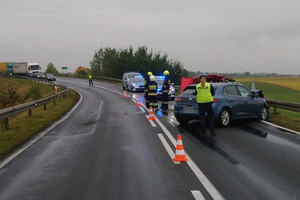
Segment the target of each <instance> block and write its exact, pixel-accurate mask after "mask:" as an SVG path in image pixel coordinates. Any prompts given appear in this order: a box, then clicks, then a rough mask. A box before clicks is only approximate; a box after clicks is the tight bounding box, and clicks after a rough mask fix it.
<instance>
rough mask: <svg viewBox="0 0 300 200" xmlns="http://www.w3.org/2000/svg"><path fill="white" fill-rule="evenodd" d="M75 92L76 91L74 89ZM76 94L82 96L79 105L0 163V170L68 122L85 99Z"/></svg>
mask: <svg viewBox="0 0 300 200" xmlns="http://www.w3.org/2000/svg"><path fill="white" fill-rule="evenodd" d="M72 89H73V90H76V89H74V88H72ZM76 92H78V93H79V95H80V100H79V101H78V103H77V104H76V105H75V106H74V107H73V108H72V109H71V110H70V111H69V112H68V113H67V114H66V115H65V116H64V117H63V118H61V119H60V120H59V121H57V122H54V124H53V125H52V126H50V127H49V128H47V129H46V130H44V131H42V132H41V133H40V134H38V135H37V136H36V137H35V138H33V139H32V140H30V141H29V142H28V143H27V144H25V146H23V147H21V148H20V149H18V150H17V151H16V152H14V153H13V154H12V155H11V156H9V157H8V158H6V159H5V160H3V161H2V162H1V163H0V169H1V168H3V167H4V166H5V165H7V164H8V163H9V162H10V161H12V160H13V159H14V158H16V157H17V156H18V155H20V154H21V153H22V152H23V151H25V150H26V149H27V148H28V147H30V146H31V145H33V144H34V143H36V142H37V141H38V140H39V139H40V138H41V137H43V136H44V135H46V134H47V133H48V132H49V131H51V129H53V128H54V127H56V126H57V125H58V124H60V123H61V122H63V121H64V120H66V119H67V118H68V117H69V116H70V115H71V113H72V112H73V111H74V110H75V109H76V108H77V107H78V106H79V104H80V103H81V101H82V99H83V97H82V94H81V93H80V92H79V91H77V90H76Z"/></svg>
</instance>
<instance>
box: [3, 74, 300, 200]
mask: <svg viewBox="0 0 300 200" xmlns="http://www.w3.org/2000/svg"><path fill="white" fill-rule="evenodd" d="M57 82H58V83H61V84H64V85H67V86H69V87H72V88H74V89H76V90H77V91H79V92H80V94H81V95H82V100H81V102H80V103H79V104H78V106H77V107H76V108H75V109H74V111H73V112H72V113H69V114H68V115H67V116H66V117H65V118H64V119H62V120H61V121H60V122H59V123H56V124H54V125H53V127H51V128H49V129H46V130H45V131H44V132H42V133H41V134H40V138H39V139H38V140H36V141H35V142H33V143H32V144H31V145H28V146H27V147H24V148H23V149H22V152H21V153H19V154H18V155H16V156H14V157H13V158H12V159H11V160H10V161H9V162H8V161H7V160H6V161H4V162H2V163H0V167H1V168H0V199H1V200H14V199H16V200H19V199H22V200H23V199H24V200H26V199H28V200H34V199H39V200H41V199H43V200H44V199H56V200H59V199H64V200H65V199H80V200H81V199H128V200H132V199H133V200H134V199H139V200H141V199H146V200H147V199H233V200H235V199H243V200H248V199H264V200H269V199H270V200H271V199H272V200H273V199H279V200H282V199H300V173H299V169H300V145H299V144H300V140H299V138H300V137H299V136H298V135H295V134H291V133H289V132H286V131H283V130H280V129H278V128H276V127H273V126H271V125H268V124H265V123H262V122H260V121H239V122H235V123H233V124H231V126H230V127H228V128H216V133H217V136H216V137H215V145H214V147H210V146H209V145H207V144H206V142H205V141H202V140H200V139H199V137H198V133H199V132H200V123H199V122H198V121H192V122H190V124H189V125H188V126H185V127H182V126H180V125H179V124H178V123H177V121H176V119H175V118H174V115H173V110H172V104H174V102H170V108H171V109H169V111H168V113H165V114H163V113H161V112H160V111H159V112H158V113H156V114H155V116H156V118H157V120H156V121H155V122H153V123H150V122H149V120H148V119H147V116H146V115H149V113H148V111H147V110H146V109H145V107H142V108H140V107H137V106H136V102H135V100H132V97H133V98H138V97H142V96H143V95H142V94H141V93H127V94H128V95H129V96H130V97H128V98H124V97H123V91H122V89H121V87H120V86H117V85H115V84H112V83H106V82H97V81H94V86H93V87H89V86H88V81H87V80H82V79H67V78H59V79H58V81H57ZM141 100H142V102H144V99H143V98H142V99H141ZM178 134H181V136H182V141H183V144H184V149H185V153H186V156H187V157H188V158H189V161H188V162H181V163H174V162H173V161H172V158H173V156H174V155H172V153H173V154H174V152H175V147H176V139H177V135H178ZM170 154H171V155H170Z"/></svg>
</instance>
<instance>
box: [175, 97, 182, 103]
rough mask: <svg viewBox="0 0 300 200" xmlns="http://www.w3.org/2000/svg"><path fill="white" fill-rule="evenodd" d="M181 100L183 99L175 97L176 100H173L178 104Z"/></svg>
mask: <svg viewBox="0 0 300 200" xmlns="http://www.w3.org/2000/svg"><path fill="white" fill-rule="evenodd" d="M182 99H183V98H181V97H176V98H175V101H176V102H179V101H182Z"/></svg>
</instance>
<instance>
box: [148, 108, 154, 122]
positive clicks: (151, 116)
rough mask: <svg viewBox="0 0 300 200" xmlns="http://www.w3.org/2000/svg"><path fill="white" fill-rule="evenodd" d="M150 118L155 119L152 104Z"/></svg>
mask: <svg viewBox="0 0 300 200" xmlns="http://www.w3.org/2000/svg"><path fill="white" fill-rule="evenodd" d="M148 120H155V116H154V113H153V110H152V106H150V112H149V118H148Z"/></svg>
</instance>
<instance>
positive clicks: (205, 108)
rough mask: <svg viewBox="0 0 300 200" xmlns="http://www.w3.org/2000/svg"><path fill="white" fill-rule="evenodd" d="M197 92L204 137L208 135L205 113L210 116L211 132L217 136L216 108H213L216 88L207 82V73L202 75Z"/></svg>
mask: <svg viewBox="0 0 300 200" xmlns="http://www.w3.org/2000/svg"><path fill="white" fill-rule="evenodd" d="M195 93H196V95H197V103H198V106H199V113H200V119H201V130H202V137H204V138H205V137H206V118H205V113H207V116H208V121H209V129H210V134H211V136H215V135H216V134H215V130H214V110H213V108H212V104H213V100H214V98H213V96H214V95H215V90H214V88H213V87H212V85H211V84H210V83H207V82H206V74H201V75H200V83H199V84H198V85H197V86H196V91H195ZM211 138H212V137H211Z"/></svg>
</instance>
